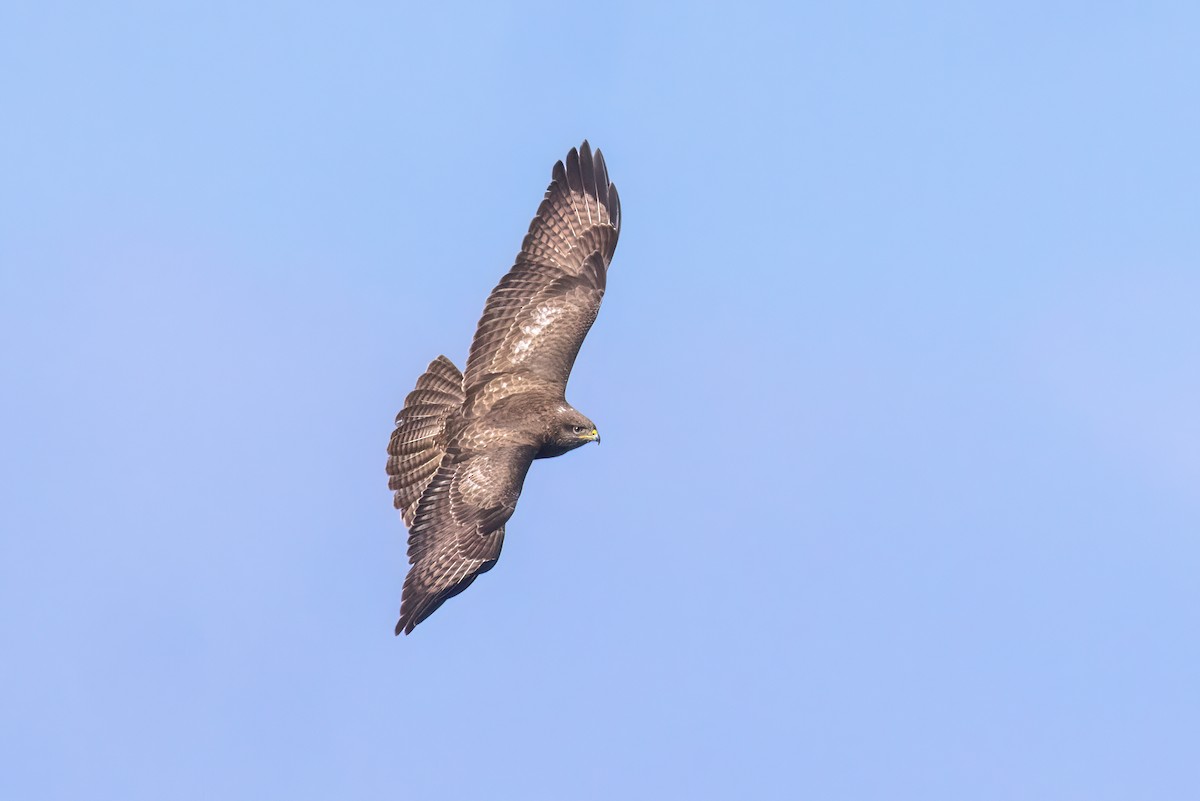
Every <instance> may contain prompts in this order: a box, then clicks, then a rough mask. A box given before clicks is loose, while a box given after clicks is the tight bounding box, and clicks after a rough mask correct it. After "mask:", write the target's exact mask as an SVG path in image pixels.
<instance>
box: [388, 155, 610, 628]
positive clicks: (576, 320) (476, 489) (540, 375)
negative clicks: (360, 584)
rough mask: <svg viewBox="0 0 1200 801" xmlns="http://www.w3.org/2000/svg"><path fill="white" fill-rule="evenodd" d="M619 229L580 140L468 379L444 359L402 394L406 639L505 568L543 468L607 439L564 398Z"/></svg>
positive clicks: (484, 332)
mask: <svg viewBox="0 0 1200 801" xmlns="http://www.w3.org/2000/svg"><path fill="white" fill-rule="evenodd" d="M620 230H621V202H620V199H619V198H618V197H617V188H616V187H615V186H613V185H612V184H611V183H610V182H609V180H608V170H607V169H606V168H605V165H604V157H603V156H602V155H601V154H600V151H599V150H597V151H596V152H595V155H594V156H593V154H592V151H591V148H590V147H589V146H588V143H587V142H584V143H583V145H582V146H581V147H580V148H579V149H578V150H576V149H574V148H572V149H571V152H570V153H568V154H567V158H566V160H565V162H563V161H560V162H558V163H557V164H555V165H554V171H553V174H552V180H551V182H550V187H549V188H548V189H547V190H546V197H545V199H544V200H543V201H542V204H541V206H540V207H539V208H538V212H537V216H535V217H534V218H533V222H532V223H531V224H530V226H529V233H528V234H526V235H525V241H524V243H523V244H522V245H521V252H520V253H519V254H517V260H516V263H515V264H514V265H513V267H512V269H511V270H509V271H508V274H507V275H505V276H504V278H503V279H501V281H500V283H499V284H498V285H497V286H496V288H495V289H493V290H492V294H491V295H490V296H489V297H488V300H487V304H486V305H485V306H484V309H483V316H482V317H481V318H480V320H479V326H478V328H477V329H476V331H475V338H474V340H473V342H472V343H471V352H470V355H469V356H468V357H467V369H466V373H465V375H464V374H463V373H460V372H459V371H458V368H457V367H455V366H454V364H453V363H452V362H451V361H450V360H449V359H447V358H446V357H445V356H439V357H438V358H436V359H434V360H433V361H432V362H431V363H430V364H429V367H428V368H427V369H426V371H425V373H424V374H423V375H422V376H421V377H420V379H419V380H418V381H417V386H416V388H415V389H414V390H413V391H412V392H410V393H409V395H408V397H407V398H405V400H404V408H403V409H402V410H401V412H400V414H398V415H397V416H396V428H395V430H394V431H393V432H392V439H391V443H390V444H389V445H388V462H387V473H388V477H389V478H388V486H389V487H390V488H391V489H392V490H393V491H394V492H395V506H396V508H397V509H399V510H400V511H401V513H402V514H403V517H404V523H405V525H407V526H408V528H409V536H408V561H409V562H410V563H411V565H412V567H411V568H410V569H409V571H408V577H407V578H406V579H405V580H404V593H403V598H402V601H401V605H400V621H399V622H398V623H397V624H396V633H397V634H399V633H400V632H402V631H403V632H404V633H406V634H407V633H409V632H411V631H412V630H413V627H414V626H416V625H417V624H418V623H420V622H421V621H422V620H424V619H425V618H427V617H429V615H431V614H432V613H433V612H434V610H436V609H437V608H438V607H439V606H441V605H442V603H443V602H444V601H445V600H446V599H447V598H451V597H453V596H455V595H457V594H458V593H460V592H462V591H463V590H465V589H466V588H467V587H468V586H469V585H470V584H471V582H472V581H474V580H475V577H476V576H478V575H479V574H480V573H484V572H486V571H487V570H490V569H491V567H492V566H493V565H494V564H495V563H496V560H497V559H498V558H499V556H500V548H501V546H502V545H503V543H504V524H505V523H506V522H507V521H508V519H509V518H510V517H511V516H512V513H513V510H514V509H515V508H516V504H517V498H518V497H519V496H520V494H521V487H522V485H523V484H524V483H525V474H526V473H527V472H528V471H529V466H530V464H531V463H532V462H533V460H534V459H538V458H545V457H550V456H559V455H561V454H563V453H566V452H567V451H570V450H573V449H575V448H577V447H579V446H580V445H584V444H586V443H588V442H592V441H599V435H598V433H597V431H596V427H595V426H594V425H593V424H592V422H591V421H590V420H588V419H587V418H586V417H584V416H583V415H582V414H580V413H579V412H577V411H576V410H575V409H574V408H572V407H571V405H570V404H569V403H567V401H566V398H565V392H566V386H567V379H568V378H569V377H570V375H571V367H572V365H573V364H574V363H575V357H576V355H578V353H579V346H580V345H581V344H582V343H583V339H584V337H585V336H587V332H588V330H589V329H590V328H591V327H592V322H593V321H594V320H595V319H596V313H597V312H598V311H599V310H600V300H601V298H603V297H604V287H605V281H606V278H607V274H608V265H609V262H610V261H611V260H612V255H613V251H614V249H615V248H616V246H617V236H618V234H619V233H620Z"/></svg>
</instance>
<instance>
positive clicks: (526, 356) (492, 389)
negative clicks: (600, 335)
mask: <svg viewBox="0 0 1200 801" xmlns="http://www.w3.org/2000/svg"><path fill="white" fill-rule="evenodd" d="M620 230H621V202H620V198H619V197H618V196H617V188H616V187H615V186H613V185H612V184H611V183H610V182H609V180H608V169H607V168H606V167H605V166H604V156H603V155H602V154H601V153H600V151H599V150H597V151H596V153H595V156H593V155H592V150H591V147H589V146H588V143H587V142H584V143H583V145H582V146H581V147H580V148H579V149H578V150H575V149H574V148H572V149H571V152H570V153H568V154H567V158H566V162H565V163H564V162H562V161H560V162H558V163H557V164H555V165H554V172H553V180H551V182H550V187H549V188H548V189H547V190H546V197H545V199H544V200H543V201H542V205H541V206H540V207H539V208H538V212H537V216H536V217H534V218H533V222H532V223H531V224H530V226H529V233H528V234H526V236H525V242H524V244H522V246H521V252H520V253H519V254H518V255H517V261H516V264H514V265H513V267H512V269H511V270H509V272H508V274H507V275H505V276H504V278H503V279H502V280H501V281H500V283H499V284H498V285H497V286H496V288H495V289H494V290H492V294H491V295H490V296H489V297H488V301H487V305H486V306H485V307H484V310H483V316H482V317H481V318H480V320H479V327H478V328H477V329H476V331H475V339H474V341H473V342H472V343H471V355H470V357H469V358H468V359H467V369H466V374H465V375H466V379H465V381H464V386H465V388H466V390H467V396H468V399H469V400H468V402H469V403H470V402H472V401H474V402H475V403H480V402H482V403H483V404H485V405H486V406H490V405H492V403H494V402H495V400H497V399H498V398H500V397H504V396H507V395H512V394H515V393H517V392H522V391H525V390H527V389H535V388H536V389H551V390H554V391H557V392H558V393H562V392H563V391H564V389H565V388H566V384H567V378H568V377H569V376H570V374H571V366H572V365H573V364H574V363H575V357H576V355H578V353H579V346H580V345H581V344H582V343H583V338H584V337H585V336H587V332H588V330H589V329H590V328H591V327H592V322H593V321H595V319H596V313H597V312H598V311H599V310H600V299H601V298H602V297H603V296H604V284H605V277H606V275H607V272H608V264H609V262H610V261H611V260H612V255H613V251H614V250H615V249H616V247H617V236H618V234H619V233H620Z"/></svg>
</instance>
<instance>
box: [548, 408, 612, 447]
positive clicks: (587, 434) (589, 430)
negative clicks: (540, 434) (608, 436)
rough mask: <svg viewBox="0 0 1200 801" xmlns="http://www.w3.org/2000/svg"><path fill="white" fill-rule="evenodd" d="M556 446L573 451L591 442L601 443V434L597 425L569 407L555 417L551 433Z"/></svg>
mask: <svg viewBox="0 0 1200 801" xmlns="http://www.w3.org/2000/svg"><path fill="white" fill-rule="evenodd" d="M550 436H551V438H552V439H553V441H554V444H555V445H557V446H558V447H559V448H562V449H563V450H564V451H569V450H573V449H575V448H578V447H579V446H580V445H586V444H588V443H589V442H599V441H600V433H599V432H598V431H597V430H596V424H595V423H593V422H592V421H591V420H589V419H587V418H586V417H584V416H583V415H582V414H580V413H579V412H577V411H575V410H574V409H572V408H571V407H570V406H567V407H565V408H563V409H561V410H560V411H559V413H558V414H557V415H556V416H555V421H554V429H553V430H552V431H551V432H550Z"/></svg>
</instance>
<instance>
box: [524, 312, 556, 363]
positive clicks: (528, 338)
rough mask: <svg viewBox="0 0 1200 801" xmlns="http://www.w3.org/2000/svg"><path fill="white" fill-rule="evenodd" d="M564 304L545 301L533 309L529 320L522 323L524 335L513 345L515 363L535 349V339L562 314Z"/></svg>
mask: <svg viewBox="0 0 1200 801" xmlns="http://www.w3.org/2000/svg"><path fill="white" fill-rule="evenodd" d="M563 311H564V309H563V307H562V306H557V305H550V304H548V303H543V304H542V305H540V306H538V307H537V308H536V309H534V310H533V314H532V315H531V317H530V319H529V321H528V322H526V323H524V324H522V325H521V333H522V334H523V336H521V337H520V338H518V339H517V341H516V342H514V343H513V345H512V360H513V362H515V363H518V364H519V363H520V362H522V361H524V360H525V359H526V358H527V357H528V356H529V353H530V351H531V350H532V349H533V344H534V340H535V339H537V338H538V336H540V335H541V333H542V332H543V331H545V330H546V329H547V328H548V327H549V326H550V325H551V324H552V323H553V322H554V321H555V320H556V319H557V318H559V317H561V316H562V313H563Z"/></svg>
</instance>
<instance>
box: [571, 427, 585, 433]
mask: <svg viewBox="0 0 1200 801" xmlns="http://www.w3.org/2000/svg"><path fill="white" fill-rule="evenodd" d="M571 430H572V431H574V432H575V433H576V434H582V433H583V426H571Z"/></svg>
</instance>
